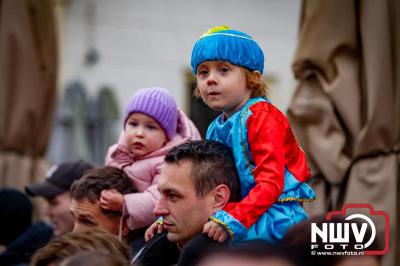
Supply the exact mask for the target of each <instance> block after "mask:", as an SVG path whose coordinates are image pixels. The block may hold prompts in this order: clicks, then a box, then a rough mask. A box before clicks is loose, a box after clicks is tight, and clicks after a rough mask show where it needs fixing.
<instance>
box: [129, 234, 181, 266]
mask: <svg viewBox="0 0 400 266" xmlns="http://www.w3.org/2000/svg"><path fill="white" fill-rule="evenodd" d="M179 254H180V250H179V248H178V246H177V245H176V243H173V242H171V241H169V240H168V238H167V233H166V232H164V233H161V234H156V235H155V236H154V237H153V238H152V239H151V240H149V241H148V242H147V243H146V244H145V246H144V247H143V249H142V250H141V251H140V254H138V255H137V257H136V258H135V259H134V261H133V265H142V266H151V265H160V266H163V265H165V266H167V265H168V266H169V265H174V264H176V263H177V262H178V259H179Z"/></svg>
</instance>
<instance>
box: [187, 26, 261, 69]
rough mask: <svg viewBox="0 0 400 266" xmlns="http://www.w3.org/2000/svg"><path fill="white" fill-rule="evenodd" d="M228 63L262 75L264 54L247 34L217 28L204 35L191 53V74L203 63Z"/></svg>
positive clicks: (225, 27) (220, 27)
mask: <svg viewBox="0 0 400 266" xmlns="http://www.w3.org/2000/svg"><path fill="white" fill-rule="evenodd" d="M217 60H222V61H228V62H230V63H232V64H234V65H238V66H242V67H245V68H247V69H249V70H250V71H254V70H258V71H260V72H261V74H262V73H263V70H264V53H263V51H262V50H261V48H260V46H259V45H258V44H257V42H256V41H255V40H254V39H253V38H252V37H251V36H249V35H248V34H246V33H243V32H240V31H237V30H232V29H229V28H228V27H227V26H219V27H216V28H213V29H210V30H209V31H207V32H206V33H204V34H203V35H202V36H201V37H200V39H199V40H198V41H197V42H196V43H195V45H194V47H193V51H192V60H191V65H192V72H193V74H195V75H196V74H197V67H198V65H199V64H201V63H202V62H204V61H217Z"/></svg>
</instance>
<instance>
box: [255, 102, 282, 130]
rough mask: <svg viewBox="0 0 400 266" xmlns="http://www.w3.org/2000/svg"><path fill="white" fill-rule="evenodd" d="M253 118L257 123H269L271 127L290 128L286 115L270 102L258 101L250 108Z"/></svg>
mask: <svg viewBox="0 0 400 266" xmlns="http://www.w3.org/2000/svg"><path fill="white" fill-rule="evenodd" d="M249 108H250V111H251V116H250V117H252V118H253V119H252V120H254V121H256V122H257V123H262V121H264V122H265V123H269V124H270V125H275V126H278V125H280V126H283V127H284V128H287V127H290V125H289V120H288V119H287V117H286V115H285V114H284V113H283V112H282V111H281V110H279V109H278V108H277V107H276V106H275V105H273V104H272V103H271V102H269V101H258V102H256V103H254V104H253V105H251V106H250V107H249Z"/></svg>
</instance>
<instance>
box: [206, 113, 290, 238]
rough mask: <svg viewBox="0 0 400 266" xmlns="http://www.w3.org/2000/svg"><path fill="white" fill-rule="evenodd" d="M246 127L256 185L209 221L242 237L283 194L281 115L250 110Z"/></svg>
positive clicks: (283, 132)
mask: <svg viewBox="0 0 400 266" xmlns="http://www.w3.org/2000/svg"><path fill="white" fill-rule="evenodd" d="M252 112H253V113H252V114H251V115H250V116H249V117H248V119H247V121H246V124H247V129H248V132H247V134H248V142H249V148H250V153H251V156H252V159H253V161H254V163H255V169H254V170H253V176H254V180H255V186H254V187H253V188H252V189H251V190H250V191H249V193H248V194H247V195H246V196H245V197H244V198H243V199H242V200H241V201H240V202H238V203H229V204H228V205H227V206H226V207H225V209H224V211H220V212H217V213H216V214H215V215H214V216H213V217H211V219H212V220H214V219H215V220H214V221H216V222H219V223H220V224H222V225H224V224H225V225H224V226H225V228H226V229H227V231H228V232H229V233H230V235H231V237H232V238H234V237H236V234H237V235H238V236H239V235H241V234H245V232H246V231H247V229H249V228H250V227H251V226H252V225H253V224H254V223H255V222H256V221H257V220H258V219H259V218H260V216H261V215H262V214H264V213H265V212H266V211H267V210H268V209H269V208H270V207H271V205H272V204H274V203H275V202H276V201H277V199H278V198H279V196H280V195H281V194H282V192H283V185H284V165H285V162H284V139H285V128H286V123H285V121H284V120H283V118H284V117H283V115H282V114H280V113H278V112H269V111H267V110H266V109H265V108H258V109H255V110H252Z"/></svg>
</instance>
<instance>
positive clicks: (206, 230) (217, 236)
mask: <svg viewBox="0 0 400 266" xmlns="http://www.w3.org/2000/svg"><path fill="white" fill-rule="evenodd" d="M203 234H205V235H208V237H209V238H212V239H214V240H215V241H218V242H220V243H224V242H225V240H226V239H227V238H228V235H227V233H226V230H225V228H224V227H223V226H222V225H220V224H218V223H216V222H214V221H208V222H207V223H206V224H205V225H204V227H203Z"/></svg>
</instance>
